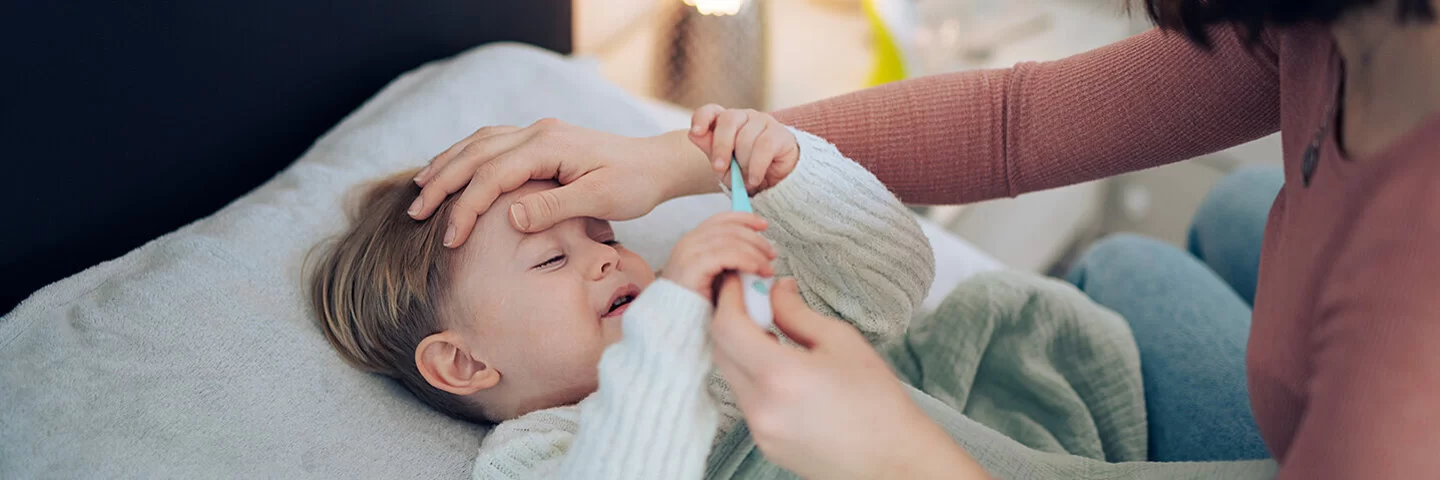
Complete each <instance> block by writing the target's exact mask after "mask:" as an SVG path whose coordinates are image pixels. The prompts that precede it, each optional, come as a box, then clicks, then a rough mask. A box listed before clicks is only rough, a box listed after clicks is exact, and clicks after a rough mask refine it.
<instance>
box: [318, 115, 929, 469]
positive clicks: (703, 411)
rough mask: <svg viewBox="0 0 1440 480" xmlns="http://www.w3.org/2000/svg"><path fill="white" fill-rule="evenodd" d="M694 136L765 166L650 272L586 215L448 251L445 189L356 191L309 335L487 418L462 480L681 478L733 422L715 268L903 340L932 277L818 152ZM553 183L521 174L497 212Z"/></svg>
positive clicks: (872, 199)
mask: <svg viewBox="0 0 1440 480" xmlns="http://www.w3.org/2000/svg"><path fill="white" fill-rule="evenodd" d="M746 125H749V127H746ZM705 127H706V129H705V132H706V133H703V134H701V135H697V136H695V137H694V138H692V140H694V141H695V143H696V145H697V146H699V147H700V148H701V149H703V150H706V151H707V152H708V151H709V148H710V146H711V143H712V141H713V140H714V138H713V136H714V132H716V131H721V132H738V133H735V134H734V135H735V138H734V140H735V141H734V143H733V145H738V146H740V147H739V148H736V149H735V151H734V154H735V155H736V157H737V158H738V159H739V160H740V161H741V162H742V165H768V167H765V168H766V169H767V170H766V171H767V173H766V179H767V181H766V182H764V184H762V186H761V187H758V188H757V190H758V191H757V192H753V193H754V198H753V205H754V207H755V210H756V212H757V213H758V214H759V216H758V217H757V216H754V215H750V214H742V213H723V214H719V215H716V216H714V217H712V218H710V219H708V220H706V221H704V222H703V223H701V224H700V226H699V227H697V228H696V229H695V230H693V231H691V232H689V233H688V234H686V235H685V237H684V238H682V239H681V240H680V241H679V243H677V244H676V246H675V248H674V250H673V253H672V254H671V256H670V259H669V261H667V262H666V264H665V266H664V270H663V272H661V273H660V274H659V278H657V273H656V272H654V271H652V270H651V267H650V266H649V265H647V264H646V263H645V261H644V260H642V259H641V258H640V257H639V256H638V255H636V254H635V253H634V252H631V251H629V250H627V249H626V248H625V247H624V244H623V243H622V240H623V239H617V238H615V235H614V232H613V231H612V230H611V228H610V225H609V223H608V222H605V221H602V220H597V219H593V218H577V219H571V220H568V221H565V222H562V223H559V224H556V225H555V226H554V227H552V228H550V229H549V230H545V231H542V232H538V233H534V234H522V233H520V232H518V231H516V230H514V229H513V228H511V227H510V225H509V223H508V219H507V218H506V217H505V209H492V210H490V211H488V212H486V213H484V214H483V215H482V216H481V217H480V219H479V221H478V222H477V223H476V225H475V231H474V234H473V235H474V237H472V238H473V239H472V240H471V241H469V242H467V243H465V244H464V246H463V247H461V248H459V249H453V250H452V249H448V248H445V247H443V246H442V245H441V232H442V231H443V228H444V224H443V223H442V221H437V220H435V219H444V218H447V217H448V209H449V208H450V203H451V202H452V201H453V199H454V198H455V197H454V196H452V197H450V198H449V199H447V200H446V201H445V203H444V204H442V206H441V207H440V211H439V213H437V214H435V215H432V216H431V217H430V218H431V220H427V221H415V220H412V219H411V218H410V217H409V216H407V215H406V213H405V208H406V206H407V205H408V203H409V202H410V200H411V199H413V198H415V195H416V194H417V193H418V191H419V188H418V187H416V186H415V185H414V184H413V183H412V182H411V181H410V180H409V179H410V178H412V176H413V173H414V172H405V173H404V174H401V175H397V176H394V177H392V178H390V179H388V180H384V181H382V182H380V183H378V184H376V185H374V186H372V187H370V189H369V191H368V194H367V195H365V197H364V199H363V201H362V202H361V203H360V205H359V211H358V215H356V216H355V218H354V220H353V225H352V226H351V227H350V229H349V230H348V231H347V232H345V233H344V234H343V235H342V236H341V237H340V238H339V240H338V242H336V243H335V244H334V245H333V246H331V247H330V248H328V249H327V250H325V251H324V253H323V255H321V257H320V261H319V263H318V265H317V266H316V267H315V271H314V276H313V277H312V279H311V280H312V281H311V288H312V300H313V303H314V305H315V308H316V309H317V311H318V313H319V316H320V318H321V326H322V328H323V329H324V331H325V335H326V337H327V338H328V339H329V340H330V343H331V344H332V345H333V346H334V347H335V349H336V350H337V351H338V352H339V353H340V355H341V356H342V357H344V358H345V359H346V360H347V361H349V362H350V363H351V364H353V365H355V366H357V367H359V368H361V369H365V370H368V371H372V372H377V373H381V374H384V375H388V376H390V377H394V378H396V379H398V380H399V381H400V382H401V383H402V384H404V385H405V386H406V387H408V388H409V389H410V391H411V392H413V393H414V394H415V395H416V396H417V397H419V398H420V399H421V400H422V401H424V402H425V403H427V404H429V405H430V406H432V407H433V408H435V409H437V410H439V411H441V412H444V413H446V414H449V415H451V416H454V417H458V418H461V419H465V420H469V421H473V422H479V423H498V425H496V426H495V427H494V428H493V429H492V431H491V432H490V433H489V434H488V435H487V437H486V438H485V440H484V442H483V444H482V446H481V449H480V454H479V457H478V458H477V459H476V465H475V470H474V475H475V477H476V478H540V477H545V478H549V477H571V478H667V479H669V478H700V477H701V476H702V475H703V474H704V468H705V462H706V457H707V455H708V454H709V451H710V448H711V445H712V441H714V440H715V439H716V438H719V436H721V435H723V434H724V433H726V432H728V431H729V430H731V429H732V428H733V427H734V426H735V424H736V422H737V421H738V420H740V417H739V411H738V410H737V409H736V408H735V406H734V399H733V397H732V395H731V394H730V392H729V389H728V387H727V386H726V385H725V384H724V382H723V381H722V380H720V377H719V376H718V375H715V374H713V373H711V364H710V352H709V346H708V342H707V339H706V328H707V322H708V320H709V317H710V313H711V308H712V298H711V295H712V292H711V286H712V282H713V281H714V279H715V278H716V277H717V276H718V275H720V274H721V273H723V272H725V271H729V270H734V271H742V272H749V273H755V274H759V275H774V274H778V275H788V276H794V277H795V278H796V280H797V281H798V283H799V286H800V288H801V292H802V294H803V296H804V298H805V299H806V300H807V301H808V302H809V303H810V304H811V306H812V307H814V308H816V309H817V310H818V311H820V312H821V313H826V314H829V315H832V316H836V317H839V318H843V319H846V320H847V321H849V322H851V323H852V324H854V325H855V326H856V327H857V328H858V329H860V330H861V332H863V333H864V334H865V335H866V337H867V338H868V339H869V340H871V341H872V342H873V343H877V344H878V343H880V342H884V341H886V340H889V339H892V338H894V337H896V336H897V335H898V334H900V333H901V332H903V330H904V329H905V325H906V324H907V322H908V321H909V319H910V318H911V314H912V312H913V311H914V309H915V308H916V307H917V306H918V305H919V304H920V302H921V300H922V299H923V298H924V295H925V293H926V292H927V290H928V289H929V286H930V282H931V280H932V277H933V273H934V272H933V268H934V266H933V256H932V255H933V254H932V252H931V250H930V246H929V243H928V241H927V240H926V238H925V236H924V235H923V234H922V233H921V230H920V227H919V225H918V224H917V223H916V222H915V221H914V219H913V218H912V217H911V216H910V213H909V211H908V210H907V209H906V208H905V207H904V206H903V205H901V203H900V201H899V200H898V199H896V198H895V197H894V196H893V195H892V194H890V192H889V191H887V190H886V189H885V187H884V186H883V185H881V184H880V182H879V181H878V180H877V179H876V178H875V177H874V176H873V175H871V174H870V173H869V172H868V171H866V170H865V169H864V168H862V167H860V166H859V165H857V164H855V163H854V162H852V161H850V160H849V159H847V158H845V157H844V156H842V155H841V154H840V152H838V151H837V150H836V149H835V147H834V146H832V145H830V144H829V143H827V142H825V141H824V140H821V139H820V138H817V137H815V136H813V135H810V134H807V133H804V132H800V131H797V130H793V129H789V128H787V127H784V126H783V125H780V124H779V123H778V122H776V121H775V120H774V119H773V118H771V117H769V116H768V115H764V114H761V113H757V112H753V111H731V112H728V113H727V114H723V115H720V116H719V117H718V119H717V120H716V121H715V123H714V124H713V125H706V126H705ZM742 127H744V128H742ZM757 145H759V146H766V145H774V146H779V147H778V148H776V149H770V150H767V149H765V148H763V147H758V148H757ZM775 150H778V151H779V153H774V151H775ZM727 153H728V152H727ZM752 157H755V158H752ZM760 157H766V158H760ZM742 170H746V167H742ZM554 186H555V184H554V183H553V182H541V181H532V182H530V183H528V184H526V185H525V186H523V187H521V188H520V189H519V190H517V191H515V192H510V193H507V194H506V195H504V196H502V197H501V198H500V199H499V200H498V201H497V203H496V204H497V205H505V204H508V203H509V200H511V199H514V198H518V195H523V194H526V193H529V192H534V191H538V190H543V189H547V188H552V187H554ZM760 232H763V235H764V236H763V238H762V236H761V233H760ZM767 239H768V241H767ZM772 245H773V247H772ZM772 263H773V266H772Z"/></svg>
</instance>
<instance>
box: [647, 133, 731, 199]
mask: <svg viewBox="0 0 1440 480" xmlns="http://www.w3.org/2000/svg"><path fill="white" fill-rule="evenodd" d="M686 132H687V131H686V130H674V131H670V132H665V133H663V134H660V135H656V136H654V137H650V138H649V139H648V140H650V141H651V142H652V143H653V145H654V148H655V150H654V153H653V154H654V155H656V158H659V159H662V160H663V161H662V162H660V164H661V165H663V167H662V168H665V169H666V170H667V171H668V172H669V173H670V174H669V175H665V176H664V177H663V178H665V179H666V183H667V185H666V188H665V200H671V199H674V198H679V197H684V196H689V195H702V194H706V193H715V192H719V191H720V183H719V180H718V179H719V178H720V177H719V176H718V175H716V173H715V171H714V170H711V169H710V162H709V159H707V158H705V152H702V151H700V149H699V148H697V147H696V146H695V144H694V143H692V142H691V141H690V138H689V136H688V135H687V133H686Z"/></svg>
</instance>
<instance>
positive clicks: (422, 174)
mask: <svg viewBox="0 0 1440 480" xmlns="http://www.w3.org/2000/svg"><path fill="white" fill-rule="evenodd" d="M427 173H430V166H429V165H426V166H425V168H422V169H420V173H417V174H415V183H420V180H422V179H424V178H425V174H427Z"/></svg>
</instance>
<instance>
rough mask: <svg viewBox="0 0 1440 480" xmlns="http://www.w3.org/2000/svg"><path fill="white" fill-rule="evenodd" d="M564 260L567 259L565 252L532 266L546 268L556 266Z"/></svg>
mask: <svg viewBox="0 0 1440 480" xmlns="http://www.w3.org/2000/svg"><path fill="white" fill-rule="evenodd" d="M564 261H565V255H564V254H561V255H556V256H553V257H550V258H549V259H547V260H545V261H543V262H540V263H539V264H538V265H535V266H534V267H531V268H534V269H537V270H538V269H541V268H545V267H553V266H555V265H559V264H560V263H561V262H564Z"/></svg>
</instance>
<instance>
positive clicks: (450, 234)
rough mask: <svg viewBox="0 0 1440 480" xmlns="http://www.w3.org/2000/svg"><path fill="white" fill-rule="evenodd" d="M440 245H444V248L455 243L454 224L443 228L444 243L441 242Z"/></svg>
mask: <svg viewBox="0 0 1440 480" xmlns="http://www.w3.org/2000/svg"><path fill="white" fill-rule="evenodd" d="M441 243H444V244H445V246H447V247H449V246H452V245H454V243H455V224H453V223H452V224H450V225H447V226H446V227H445V241H444V242H441Z"/></svg>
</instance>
